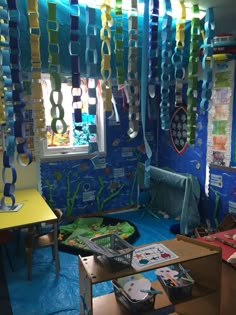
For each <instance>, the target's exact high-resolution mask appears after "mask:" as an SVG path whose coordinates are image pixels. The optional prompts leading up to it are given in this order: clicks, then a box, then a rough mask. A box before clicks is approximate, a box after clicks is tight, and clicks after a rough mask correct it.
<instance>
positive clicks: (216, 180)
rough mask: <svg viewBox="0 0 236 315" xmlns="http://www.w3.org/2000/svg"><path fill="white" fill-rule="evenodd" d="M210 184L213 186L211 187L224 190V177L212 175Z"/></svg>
mask: <svg viewBox="0 0 236 315" xmlns="http://www.w3.org/2000/svg"><path fill="white" fill-rule="evenodd" d="M210 184H211V186H215V187H219V188H222V187H223V179H222V176H221V175H216V174H211V179H210Z"/></svg>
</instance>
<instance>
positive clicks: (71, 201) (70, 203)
mask: <svg viewBox="0 0 236 315" xmlns="http://www.w3.org/2000/svg"><path fill="white" fill-rule="evenodd" d="M70 174H71V172H69V173H67V175H66V216H67V217H69V216H71V215H72V211H73V209H74V206H75V201H76V198H77V196H78V193H79V191H80V187H81V182H79V183H78V184H77V186H76V189H75V191H74V193H73V194H72V193H71V188H70V186H71V181H70ZM71 194H72V196H71Z"/></svg>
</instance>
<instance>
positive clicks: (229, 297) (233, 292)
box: [198, 229, 236, 315]
mask: <svg viewBox="0 0 236 315" xmlns="http://www.w3.org/2000/svg"><path fill="white" fill-rule="evenodd" d="M225 234H236V229H232V230H228V231H223V232H217V233H215V234H212V236H217V237H220V238H223V239H225V240H227V241H229V242H231V243H233V244H236V241H234V240H231V239H228V238H226V237H225V236H224V235H225ZM198 240H200V241H202V242H204V243H208V244H213V245H216V246H219V247H221V249H222V261H223V264H222V274H221V275H222V278H221V313H220V314H221V315H228V314H229V315H230V314H234V312H235V310H236V299H235V296H236V269H235V268H236V264H229V263H227V259H228V258H229V257H230V256H231V255H232V254H233V253H235V251H236V250H235V249H234V248H232V247H229V246H227V245H224V244H222V243H221V242H219V241H217V240H215V241H213V242H209V241H206V240H205V239H204V237H199V238H198Z"/></svg>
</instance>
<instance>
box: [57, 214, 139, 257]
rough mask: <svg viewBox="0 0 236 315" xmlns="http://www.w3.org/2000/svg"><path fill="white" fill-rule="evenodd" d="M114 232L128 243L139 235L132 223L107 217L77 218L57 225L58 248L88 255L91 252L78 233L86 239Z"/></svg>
mask: <svg viewBox="0 0 236 315" xmlns="http://www.w3.org/2000/svg"><path fill="white" fill-rule="evenodd" d="M111 233H115V234H117V235H119V236H120V237H121V238H123V239H125V240H126V241H127V242H129V243H133V242H134V241H135V240H136V238H137V237H138V236H139V234H138V231H137V228H136V227H135V226H134V224H133V223H130V222H128V221H123V220H120V219H114V218H110V217H109V218H108V217H88V218H77V219H75V220H74V221H73V222H72V223H70V224H62V225H60V226H59V235H58V240H59V250H62V251H65V252H69V253H72V254H75V255H81V256H84V255H90V254H92V252H91V251H90V249H89V248H88V247H87V246H86V245H85V244H84V243H83V242H82V241H81V239H80V238H79V235H81V236H84V237H86V238H88V239H91V238H93V237H98V236H102V235H105V234H111Z"/></svg>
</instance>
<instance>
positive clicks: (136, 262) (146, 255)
mask: <svg viewBox="0 0 236 315" xmlns="http://www.w3.org/2000/svg"><path fill="white" fill-rule="evenodd" d="M176 258H178V256H177V255H176V254H175V253H174V252H172V251H171V250H170V249H169V248H167V247H166V246H165V245H163V244H161V243H159V244H152V245H148V246H144V247H141V248H137V249H135V250H134V252H133V259H132V267H133V268H134V269H136V270H142V269H144V268H146V267H149V266H152V265H156V264H160V263H163V262H165V261H168V260H174V259H176Z"/></svg>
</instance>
